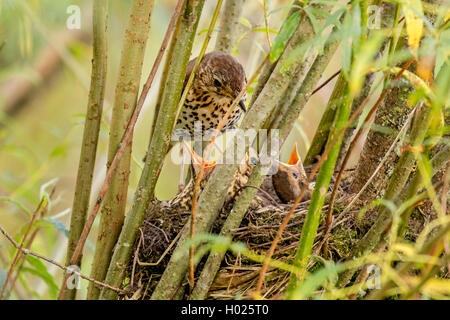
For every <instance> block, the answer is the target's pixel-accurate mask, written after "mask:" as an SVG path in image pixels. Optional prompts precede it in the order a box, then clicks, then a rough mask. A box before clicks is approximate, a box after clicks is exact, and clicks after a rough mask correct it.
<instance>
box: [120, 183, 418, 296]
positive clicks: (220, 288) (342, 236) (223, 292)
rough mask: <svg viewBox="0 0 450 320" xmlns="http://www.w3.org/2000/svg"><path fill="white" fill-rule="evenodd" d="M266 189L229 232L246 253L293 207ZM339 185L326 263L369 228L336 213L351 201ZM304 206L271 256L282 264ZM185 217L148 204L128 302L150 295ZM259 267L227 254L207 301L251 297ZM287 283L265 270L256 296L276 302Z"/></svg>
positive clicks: (266, 239) (260, 248)
mask: <svg viewBox="0 0 450 320" xmlns="http://www.w3.org/2000/svg"><path fill="white" fill-rule="evenodd" d="M271 185H272V184H271V181H270V179H269V178H268V179H266V181H265V182H264V183H263V185H262V186H261V190H260V191H259V192H258V193H257V195H256V197H255V199H254V200H253V202H252V204H251V205H250V207H249V209H248V210H247V212H246V214H245V217H244V219H243V221H242V223H241V225H240V226H239V228H236V229H234V230H233V241H240V242H243V243H245V244H246V245H247V247H248V248H249V249H251V250H254V251H255V252H258V253H261V254H265V253H266V252H267V250H268V249H269V247H270V245H271V243H272V241H273V240H274V238H275V235H276V233H277V231H278V229H279V227H280V225H281V223H282V221H283V219H284V217H285V215H286V214H287V213H288V212H289V211H290V209H291V208H292V204H289V203H288V204H283V203H281V202H280V200H279V199H278V197H277V196H276V194H275V192H274V191H273V188H272V187H271ZM331 185H332V184H331ZM342 186H343V187H342V189H341V190H340V197H339V198H338V200H337V201H336V202H335V205H334V215H335V218H334V221H333V224H332V226H331V232H330V233H331V235H330V237H329V238H328V242H327V259H333V260H334V261H339V260H342V259H345V258H347V257H348V256H349V255H350V252H351V250H352V248H353V244H354V243H356V242H357V241H358V240H359V239H360V238H361V237H362V236H363V235H364V234H365V232H366V231H367V228H368V226H367V223H365V224H361V223H358V221H360V220H359V219H356V214H355V213H356V210H354V211H349V212H348V213H346V214H344V215H342V214H339V211H340V210H342V208H343V207H344V206H345V205H346V204H347V203H349V201H350V200H351V195H349V194H348V193H347V192H348V191H347V189H348V188H347V186H348V183H345V181H344V183H343V184H342ZM329 193H330V192H329ZM327 199H328V197H327ZM309 202H310V201H309V199H305V200H304V201H303V202H301V203H300V204H299V205H298V206H297V208H296V209H295V211H294V213H293V215H292V217H291V219H290V221H289V224H288V225H287V227H286V229H285V231H284V233H283V236H282V238H281V239H280V242H279V244H278V246H277V249H276V250H275V252H274V255H273V258H274V259H278V260H281V261H286V262H290V261H292V259H293V257H294V255H295V252H296V250H297V247H298V244H299V239H300V234H301V230H302V226H303V223H304V220H305V216H306V213H307V210H308V206H309ZM327 202H328V200H327V201H326V203H325V204H324V207H323V210H322V213H323V216H322V217H321V222H320V226H319V229H318V231H317V234H316V238H315V241H314V247H313V255H314V256H319V257H320V256H321V255H322V250H321V249H322V246H323V242H324V241H323V240H324V235H325V231H326V230H325V223H324V222H325V216H324V215H325V213H326V210H327V208H328V204H327ZM228 207H230V205H229V204H228V205H225V206H224V208H228ZM227 213H228V211H226V210H223V212H222V213H221V215H220V217H219V219H218V221H216V222H215V224H214V227H213V230H212V232H213V233H218V232H219V230H220V227H221V225H222V223H223V222H224V220H225V218H226V215H227ZM189 216H190V212H184V211H182V210H181V211H180V210H179V209H175V208H172V207H171V206H170V205H169V203H168V202H166V201H156V200H155V201H153V202H152V203H151V205H150V207H149V210H148V212H147V215H146V218H145V221H144V223H143V225H142V227H141V228H140V236H139V237H138V239H137V240H136V244H135V250H134V252H135V254H134V256H133V257H132V259H131V261H130V263H129V265H128V268H127V273H128V276H127V280H129V283H128V287H127V289H128V291H129V292H130V294H129V296H128V298H131V299H150V296H151V293H152V291H153V290H154V288H155V287H156V285H157V282H158V280H159V278H160V277H161V275H162V273H163V272H164V269H165V267H166V265H167V263H168V261H169V259H170V256H171V253H172V251H173V249H174V248H175V244H176V241H177V240H178V234H179V233H180V231H181V229H182V228H183V226H184V225H185V223H186V221H187V219H188V217H189ZM415 231H418V230H415ZM410 237H414V236H410ZM206 257H207V255H206ZM206 257H204V258H203V260H202V262H201V263H200V264H199V266H198V267H197V274H196V276H198V275H199V272H200V271H201V269H202V267H203V264H204V262H205V260H206ZM311 260H312V262H310V266H309V270H313V269H314V268H316V267H319V266H321V265H322V261H320V259H311ZM260 268H261V264H260V263H256V262H254V261H250V260H248V259H246V258H245V257H241V256H238V257H236V256H235V255H233V254H232V253H227V254H226V255H225V258H224V260H223V261H222V264H221V267H220V269H219V272H218V273H217V275H216V277H215V279H214V282H213V284H212V286H211V287H210V290H209V292H208V298H209V299H235V298H236V297H241V298H244V299H245V298H250V297H251V292H252V290H253V289H254V288H255V285H256V282H257V280H258V276H259V272H260ZM288 281H289V274H288V273H287V272H285V271H281V270H279V269H275V268H272V269H270V268H269V270H268V272H267V273H266V278H265V283H264V287H263V290H262V291H261V293H262V295H263V296H264V298H266V299H276V298H277V297H279V296H280V295H281V293H282V292H283V290H284V289H285V287H286V286H287V284H288ZM187 288H188V285H187V279H186V281H185V282H184V283H183V288H182V289H181V290H179V294H178V298H180V299H181V298H186V297H188V289H187Z"/></svg>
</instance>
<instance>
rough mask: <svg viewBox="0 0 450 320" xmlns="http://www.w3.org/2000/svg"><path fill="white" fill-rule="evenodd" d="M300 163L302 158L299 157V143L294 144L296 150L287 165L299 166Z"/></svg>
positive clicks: (293, 150)
mask: <svg viewBox="0 0 450 320" xmlns="http://www.w3.org/2000/svg"><path fill="white" fill-rule="evenodd" d="M299 161H300V156H299V155H298V151H297V142H296V143H294V148H293V149H292V152H291V155H290V156H289V160H288V161H287V162H286V164H290V165H293V166H295V165H297V163H298V162H299Z"/></svg>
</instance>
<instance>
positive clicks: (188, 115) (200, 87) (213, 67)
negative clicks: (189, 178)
mask: <svg viewBox="0 0 450 320" xmlns="http://www.w3.org/2000/svg"><path fill="white" fill-rule="evenodd" d="M196 61H197V58H195V59H192V60H191V61H189V63H188V65H187V69H186V76H185V79H184V86H186V84H187V82H188V79H189V77H190V75H191V73H192V70H193V69H194V66H195V63H196ZM245 85H246V77H245V71H244V68H243V67H242V65H241V64H240V63H239V62H238V61H237V60H236V59H235V58H233V57H232V56H230V55H228V54H226V53H223V52H219V51H213V52H210V53H208V54H205V55H204V56H203V59H202V60H201V62H200V63H199V65H198V67H197V69H196V71H195V77H194V80H193V83H192V86H191V88H190V90H189V92H188V94H187V97H186V101H185V103H184V106H183V108H182V109H181V113H180V115H179V118H178V121H177V125H176V129H185V130H188V131H189V133H190V134H191V136H192V135H193V133H194V123H195V122H196V121H201V124H202V133H205V132H206V131H207V130H209V129H215V128H217V126H218V125H219V122H220V121H221V120H222V119H223V117H224V116H225V114H226V113H227V111H228V110H229V109H230V107H231V104H232V103H233V101H234V100H235V99H236V97H237V96H238V95H239V93H240V91H241V90H242V89H243V88H244V87H245ZM245 111H246V108H245V96H244V98H243V99H241V100H240V101H239V105H238V106H237V107H236V108H235V109H234V110H233V113H232V114H231V115H230V117H229V118H228V120H227V121H226V123H225V125H224V127H223V128H222V130H221V131H225V130H227V129H231V128H233V127H234V125H235V124H236V123H237V122H238V121H239V119H240V117H241V116H242V114H243V113H244V112H245Z"/></svg>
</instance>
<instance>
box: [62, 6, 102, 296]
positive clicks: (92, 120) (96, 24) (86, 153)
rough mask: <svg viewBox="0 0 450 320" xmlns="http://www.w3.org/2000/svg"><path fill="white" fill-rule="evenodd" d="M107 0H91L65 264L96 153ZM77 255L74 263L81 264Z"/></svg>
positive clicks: (83, 207)
mask: <svg viewBox="0 0 450 320" xmlns="http://www.w3.org/2000/svg"><path fill="white" fill-rule="evenodd" d="M107 24H108V0H95V1H94V4H93V35H94V39H93V41H94V43H93V58H92V74H91V87H90V90H89V100H88V106H87V113H86V119H85V123H84V131H83V140H82V144H81V152H80V161H79V164H78V175H77V181H76V184H75V196H74V199H73V206H72V216H71V220H70V232H69V243H68V246H67V256H66V265H68V264H70V258H71V257H72V255H73V252H74V250H75V247H76V245H77V242H78V240H79V239H80V236H81V233H82V231H83V228H84V223H85V221H86V214H87V211H88V209H89V199H90V196H91V188H92V177H93V172H94V167H95V156H96V154H97V143H98V136H99V131H100V123H101V118H102V111H103V101H104V96H105V85H106V74H107V60H108V59H107V58H108V33H107ZM81 258H82V257H81V256H80V259H79V260H78V261H77V265H78V266H79V267H81ZM75 296H76V290H67V291H66V293H65V295H64V299H66V300H73V299H75Z"/></svg>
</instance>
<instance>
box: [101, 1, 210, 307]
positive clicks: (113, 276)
mask: <svg viewBox="0 0 450 320" xmlns="http://www.w3.org/2000/svg"><path fill="white" fill-rule="evenodd" d="M203 5H204V0H195V1H194V0H186V1H185V4H184V7H183V12H182V15H181V16H180V18H179V21H178V23H177V27H176V29H175V32H174V34H173V39H176V42H175V44H174V47H173V58H172V60H171V64H170V66H169V69H168V71H167V79H166V83H165V89H164V94H163V97H162V100H161V108H160V110H159V113H158V120H157V121H156V125H155V128H154V131H153V136H152V139H151V141H150V143H149V147H148V151H147V152H148V154H147V157H146V160H145V166H144V170H143V171H142V175H141V178H140V180H139V185H138V187H137V189H136V192H135V195H134V201H133V206H132V207H131V209H130V211H129V212H128V214H127V215H126V218H125V222H124V225H123V228H122V231H121V233H120V236H119V239H118V242H117V244H116V249H115V251H114V254H113V257H112V259H111V263H110V265H109V269H108V273H107V275H106V278H105V282H106V283H108V284H111V285H113V286H115V287H119V286H120V285H121V284H122V281H123V278H124V273H125V266H126V264H127V263H128V261H129V259H130V257H131V254H132V249H133V244H134V241H135V239H136V234H137V232H138V229H139V227H140V226H141V224H142V221H143V219H144V216H145V212H146V210H147V207H148V205H149V203H150V199H151V198H152V197H153V195H154V190H155V186H156V182H157V180H158V177H159V173H160V172H161V168H162V164H163V160H164V157H165V155H166V154H167V151H168V149H169V144H170V134H171V132H172V129H173V127H174V124H175V121H176V114H177V108H178V104H179V101H180V96H181V93H182V89H183V81H184V77H185V74H186V67H187V63H188V61H189V56H190V53H191V50H192V45H193V41H194V37H195V33H196V30H197V26H198V22H199V18H200V14H201V12H202V9H203ZM115 298H116V293H115V292H113V291H111V290H107V289H103V290H102V293H101V295H100V299H115Z"/></svg>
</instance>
